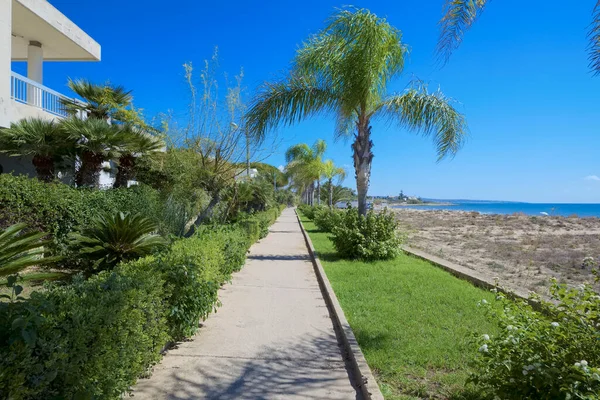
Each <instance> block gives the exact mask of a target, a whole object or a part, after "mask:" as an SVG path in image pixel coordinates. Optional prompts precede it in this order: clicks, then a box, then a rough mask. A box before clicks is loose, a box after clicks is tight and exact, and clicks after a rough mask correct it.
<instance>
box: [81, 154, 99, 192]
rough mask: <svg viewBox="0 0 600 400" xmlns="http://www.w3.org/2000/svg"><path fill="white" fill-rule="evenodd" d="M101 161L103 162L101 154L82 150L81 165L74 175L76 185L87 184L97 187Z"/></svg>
mask: <svg viewBox="0 0 600 400" xmlns="http://www.w3.org/2000/svg"><path fill="white" fill-rule="evenodd" d="M102 162H104V157H103V156H102V155H100V154H96V153H92V152H90V151H84V152H83V153H82V154H81V166H80V167H79V170H78V171H77V175H76V176H75V183H76V184H77V187H82V186H87V187H94V188H98V187H99V186H100V170H101V169H102Z"/></svg>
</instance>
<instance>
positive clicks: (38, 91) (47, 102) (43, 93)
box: [10, 71, 68, 118]
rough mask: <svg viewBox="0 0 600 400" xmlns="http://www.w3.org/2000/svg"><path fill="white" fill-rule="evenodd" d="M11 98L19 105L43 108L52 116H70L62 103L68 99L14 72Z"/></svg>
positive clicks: (11, 78) (12, 74)
mask: <svg viewBox="0 0 600 400" xmlns="http://www.w3.org/2000/svg"><path fill="white" fill-rule="evenodd" d="M10 96H11V97H12V98H13V99H14V100H15V101H18V102H19V103H23V104H28V105H30V106H33V107H38V108H41V109H42V110H44V111H46V112H49V113H50V114H53V115H56V116H59V117H63V118H64V117H67V116H68V113H67V111H66V110H65V106H64V105H63V104H62V103H61V102H60V99H68V97H66V96H63V95H62V94H60V93H58V92H55V91H54V90H52V89H49V88H47V87H46V86H44V85H42V84H39V83H37V82H35V81H32V80H31V79H29V78H26V77H24V76H22V75H19V74H17V73H16V72H12V71H11V75H10Z"/></svg>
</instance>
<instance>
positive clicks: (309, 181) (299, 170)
mask: <svg viewBox="0 0 600 400" xmlns="http://www.w3.org/2000/svg"><path fill="white" fill-rule="evenodd" d="M326 149H327V144H326V143H325V141H324V140H322V139H319V140H317V141H316V142H315V143H314V144H313V145H312V147H311V146H309V145H307V144H306V143H299V144H296V145H294V146H291V147H290V148H289V149H287V151H286V152H285V160H286V161H287V163H288V164H287V167H286V169H287V171H288V173H290V174H291V175H292V176H293V177H294V181H295V182H296V184H299V185H301V186H303V187H304V188H306V189H307V190H308V193H307V194H308V203H311V204H312V198H313V193H312V191H313V190H314V182H315V181H316V182H317V203H318V204H321V199H320V195H321V183H320V176H321V172H322V169H323V155H324V154H325V150H326Z"/></svg>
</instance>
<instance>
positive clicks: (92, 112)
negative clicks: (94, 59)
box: [61, 79, 133, 121]
mask: <svg viewBox="0 0 600 400" xmlns="http://www.w3.org/2000/svg"><path fill="white" fill-rule="evenodd" d="M67 86H68V87H69V88H70V89H71V90H72V91H73V92H75V93H77V95H79V96H80V97H81V98H83V99H84V100H85V101H84V102H81V101H79V100H71V99H61V102H62V103H63V105H64V106H65V108H66V110H67V112H68V113H69V114H71V115H77V114H79V113H80V112H82V113H84V114H85V115H86V116H87V117H88V118H95V119H102V120H105V121H108V120H109V119H110V118H115V117H118V115H119V113H120V112H121V110H124V109H126V108H127V107H130V106H131V102H132V100H133V97H132V96H131V91H127V90H125V88H124V87H122V86H113V85H110V84H108V83H107V84H104V85H98V84H94V83H92V82H90V81H88V80H85V79H78V80H72V79H69V82H68V83H67ZM117 119H118V118H117Z"/></svg>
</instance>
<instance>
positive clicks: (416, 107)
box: [247, 9, 467, 215]
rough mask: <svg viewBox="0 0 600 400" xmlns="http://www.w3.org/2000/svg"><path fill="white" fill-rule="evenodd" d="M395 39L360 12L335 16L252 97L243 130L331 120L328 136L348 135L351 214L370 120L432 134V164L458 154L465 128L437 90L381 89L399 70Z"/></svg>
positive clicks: (363, 194) (364, 178)
mask: <svg viewBox="0 0 600 400" xmlns="http://www.w3.org/2000/svg"><path fill="white" fill-rule="evenodd" d="M401 39H402V34H401V32H400V31H399V30H397V29H396V28H394V27H392V26H391V25H390V24H389V23H388V22H387V21H386V20H385V19H382V18H378V17H377V16H376V15H375V14H373V13H371V12H370V11H368V10H365V9H361V10H354V9H352V10H341V11H339V12H338V13H336V14H335V15H333V17H332V18H331V19H330V20H329V22H328V24H327V26H326V27H325V29H323V30H322V31H321V32H319V33H318V34H316V35H315V36H312V37H311V38H309V40H308V41H307V42H306V43H305V44H304V46H303V47H302V48H300V49H299V50H298V52H297V54H296V57H295V58H294V60H293V65H292V70H291V72H290V74H289V77H288V78H287V79H285V80H283V81H281V82H276V83H267V84H265V86H264V87H263V89H262V90H261V91H260V92H259V94H258V95H257V96H256V97H255V98H254V100H253V102H252V104H251V108H250V110H249V112H248V114H247V128H248V129H250V132H252V133H253V134H254V135H256V136H257V137H259V138H262V137H264V135H265V133H266V132H267V131H268V130H270V129H273V128H274V127H276V126H278V125H281V124H283V125H290V124H293V123H297V122H299V121H300V120H303V119H305V118H307V117H310V116H314V115H319V114H323V113H327V114H333V115H335V116H336V118H337V121H336V126H337V128H336V134H337V135H338V136H346V135H350V134H351V133H354V138H355V140H354V143H353V144H352V150H353V159H354V170H355V174H356V187H357V191H358V210H359V212H360V213H361V214H363V215H365V214H366V212H367V191H368V187H369V179H370V176H371V163H372V161H373V152H372V147H373V142H372V141H371V123H372V121H373V120H374V119H380V120H384V121H389V122H397V123H398V124H399V125H400V126H402V127H405V128H408V129H410V130H412V131H416V132H420V133H422V134H424V135H431V136H433V139H434V142H435V144H436V145H437V152H438V159H441V158H443V157H444V156H446V155H448V154H454V153H456V151H457V150H458V149H459V148H460V146H461V144H462V141H463V138H464V136H465V133H466V130H467V126H466V122H465V118H464V117H463V115H461V114H460V113H459V112H458V111H457V110H456V109H455V108H454V107H453V106H452V101H451V100H450V99H448V98H447V97H446V96H444V95H443V94H442V93H441V92H440V91H436V92H434V93H429V92H428V91H427V87H426V86H425V85H422V84H414V85H412V86H411V87H409V88H408V89H407V90H405V91H404V92H403V93H401V94H388V93H387V90H386V89H387V86H388V85H389V83H390V82H391V80H392V79H393V78H394V77H396V76H398V75H399V74H400V73H401V72H402V71H403V69H404V56H405V54H406V52H407V49H406V46H405V45H404V44H403V43H402V40H401Z"/></svg>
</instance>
